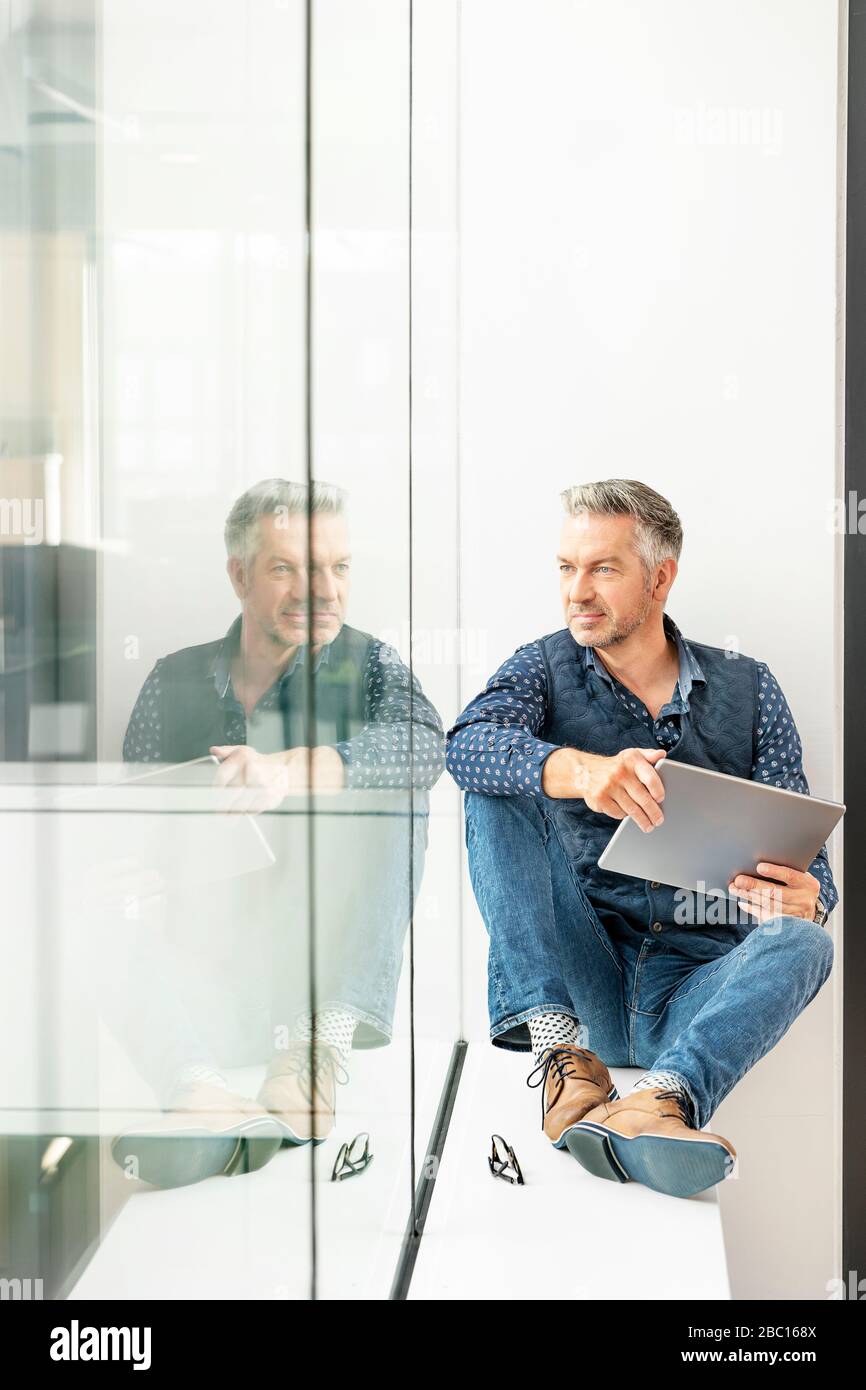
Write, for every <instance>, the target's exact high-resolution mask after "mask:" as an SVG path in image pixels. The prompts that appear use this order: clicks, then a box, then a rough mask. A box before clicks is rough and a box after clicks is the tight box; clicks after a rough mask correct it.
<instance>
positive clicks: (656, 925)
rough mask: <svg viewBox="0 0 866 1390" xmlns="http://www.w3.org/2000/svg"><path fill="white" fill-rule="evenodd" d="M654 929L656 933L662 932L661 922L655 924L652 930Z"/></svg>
mask: <svg viewBox="0 0 866 1390" xmlns="http://www.w3.org/2000/svg"><path fill="white" fill-rule="evenodd" d="M652 929H653V931H656V932H658V931H661V929H662V924H661V922H653V928H652Z"/></svg>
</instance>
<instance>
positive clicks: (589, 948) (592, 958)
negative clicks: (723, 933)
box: [464, 792, 833, 1128]
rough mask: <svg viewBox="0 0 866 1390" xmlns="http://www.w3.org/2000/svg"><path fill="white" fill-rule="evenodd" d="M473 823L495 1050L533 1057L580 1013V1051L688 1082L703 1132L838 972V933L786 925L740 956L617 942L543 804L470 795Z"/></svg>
mask: <svg viewBox="0 0 866 1390" xmlns="http://www.w3.org/2000/svg"><path fill="white" fill-rule="evenodd" d="M464 812H465V838H466V848H467V851H468V855H469V873H470V879H471V882H472V887H473V890H474V893H475V898H476V901H477V902H478V906H479V909H480V911H481V915H482V917H483V919H484V925H485V927H486V928H487V932H488V935H489V938H490V952H489V958H488V1010H489V1014H490V1038H491V1042H492V1043H493V1044H494V1046H497V1047H503V1048H509V1049H511V1050H512V1051H523V1050H527V1049H528V1048H529V1047H530V1040H529V1029H528V1027H527V1020H528V1019H530V1018H533V1017H535V1016H536V1015H537V1014H543V1013H564V1014H570V1015H571V1016H572V1017H573V1018H576V1019H578V1020H579V1022H580V1025H581V1036H580V1043H581V1045H583V1046H586V1047H588V1048H590V1049H591V1050H592V1051H593V1052H595V1053H596V1054H597V1055H598V1056H599V1057H600V1058H601V1060H602V1061H603V1062H604V1063H605V1064H606V1065H607V1066H609V1067H641V1068H646V1069H652V1070H664V1071H669V1072H675V1073H676V1074H677V1075H678V1076H679V1077H681V1079H682V1081H683V1084H684V1086H685V1088H686V1090H687V1091H688V1093H689V1096H690V1097H691V1101H692V1108H693V1113H694V1118H695V1123H696V1125H697V1127H698V1128H703V1127H704V1125H706V1124H708V1123H709V1120H710V1118H711V1117H712V1115H713V1113H714V1112H715V1110H716V1109H717V1107H718V1106H719V1105H720V1104H721V1102H722V1101H723V1100H724V1098H725V1096H726V1095H727V1094H728V1092H729V1091H731V1090H732V1089H733V1087H734V1086H735V1085H736V1084H737V1082H738V1081H739V1080H740V1079H741V1078H742V1077H743V1076H745V1074H746V1072H747V1071H748V1070H749V1068H750V1067H753V1066H754V1065H755V1063H756V1062H757V1061H758V1060H759V1059H760V1058H761V1057H763V1056H764V1055H765V1053H767V1052H769V1051H770V1049H771V1048H773V1047H775V1045H776V1043H777V1042H778V1041H779V1039H780V1038H781V1037H783V1036H784V1034H785V1033H786V1032H787V1031H788V1029H789V1028H790V1026H791V1024H792V1023H793V1022H794V1020H795V1018H796V1017H797V1015H798V1014H799V1013H801V1012H802V1010H803V1009H804V1008H805V1007H806V1005H807V1004H808V1003H809V1002H810V1001H811V1000H812V999H813V998H814V997H815V995H816V994H817V992H818V990H819V989H820V988H821V986H822V984H823V983H824V981H825V980H826V979H827V977H828V975H829V974H830V970H831V968H832V965H833V941H832V938H831V937H830V935H829V933H828V932H827V930H826V929H825V928H823V927H819V926H817V925H816V924H815V923H814V922H807V921H805V920H804V919H803V918H801V917H792V916H787V915H785V916H779V917H774V918H772V919H771V920H769V921H767V922H764V923H763V924H757V923H756V925H755V927H754V928H753V929H752V930H750V931H749V932H748V933H747V935H746V936H745V938H744V939H743V940H741V941H740V942H739V943H738V944H732V946H731V948H730V949H725V947H724V946H720V945H719V943H718V942H717V941H713V940H710V939H708V938H707V937H706V936H703V935H702V934H701V932H700V931H699V930H697V929H684V928H683V927H681V926H677V927H676V928H675V929H674V928H673V924H672V925H671V930H669V928H668V925H667V924H664V923H663V924H662V927H663V930H662V932H660V933H659V934H653V933H652V932H651V931H649V930H647V933H646V937H645V938H644V939H643V940H641V944H640V945H639V946H638V945H635V946H629V945H626V944H622V943H620V942H617V943H616V944H614V942H613V941H612V940H611V938H610V937H609V935H608V933H607V932H605V930H604V928H603V927H602V925H601V923H600V921H599V918H598V915H597V914H596V912H595V910H594V909H593V907H592V905H591V903H590V902H589V900H588V899H587V897H586V894H585V892H584V890H583V888H582V886H581V883H580V879H579V876H578V875H577V874H576V873H575V871H574V866H573V864H571V863H570V862H569V860H568V859H567V857H566V855H565V854H564V852H563V849H562V845H561V842H560V839H559V836H558V834H557V830H556V824H555V820H554V818H553V817H552V816H551V815H550V814H549V810H548V808H547V807H546V805H545V803H544V802H541V801H537V800H535V799H534V798H533V797H531V796H520V795H514V796H491V795H487V794H482V793H480V792H465V793H464ZM666 933H667V937H666ZM638 939H639V940H640V938H638Z"/></svg>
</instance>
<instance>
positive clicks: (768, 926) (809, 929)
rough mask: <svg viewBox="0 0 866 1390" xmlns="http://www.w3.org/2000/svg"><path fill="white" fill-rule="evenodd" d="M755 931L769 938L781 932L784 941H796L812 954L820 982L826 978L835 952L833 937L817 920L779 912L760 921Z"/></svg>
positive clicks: (831, 967) (760, 935) (831, 966)
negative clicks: (776, 915)
mask: <svg viewBox="0 0 866 1390" xmlns="http://www.w3.org/2000/svg"><path fill="white" fill-rule="evenodd" d="M755 932H756V933H757V935H758V937H759V938H760V937H769V938H770V939H772V938H773V937H777V936H779V935H780V934H781V935H782V937H783V940H785V941H786V942H788V943H793V942H795V941H796V943H797V944H798V946H801V947H802V948H803V949H804V950H806V951H808V952H810V953H812V954H814V956H815V957H816V959H817V963H818V968H819V972H820V975H821V979H822V982H823V981H824V980H826V979H827V977H828V975H829V974H830V971H831V970H832V969H833V960H834V958H835V954H836V951H835V946H834V944H833V938H832V936H831V935H830V933H829V932H828V930H827V928H826V927H819V926H818V923H817V922H807V921H806V919H805V918H804V917H792V916H789V915H787V914H781V915H780V916H778V917H771V918H769V919H768V921H766V922H762V923H761V924H760V925H759V926H758V927H756V928H755Z"/></svg>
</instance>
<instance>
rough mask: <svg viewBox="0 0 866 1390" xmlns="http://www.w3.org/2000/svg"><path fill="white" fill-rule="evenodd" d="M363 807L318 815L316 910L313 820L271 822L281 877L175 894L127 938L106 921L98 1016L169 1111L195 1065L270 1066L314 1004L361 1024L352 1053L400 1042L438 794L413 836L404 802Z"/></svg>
mask: <svg viewBox="0 0 866 1390" xmlns="http://www.w3.org/2000/svg"><path fill="white" fill-rule="evenodd" d="M353 804H355V803H353V802H352V801H351V800H350V799H349V798H340V799H336V798H335V800H334V812H333V814H328V812H327V809H325V810H320V811H318V812H317V814H316V823H315V836H314V841H313V844H314V850H315V855H314V864H313V874H314V884H315V894H314V896H313V897H312V898H311V895H310V883H309V877H310V875H309V863H308V849H309V846H308V837H309V835H310V824H309V817H308V815H307V814H306V813H303V814H298V815H291V816H290V815H274V816H271V817H268V818H266V819H265V831H266V833H267V836H268V839H269V841H270V843H271V846H272V848H273V850H274V852H275V854H276V857H277V862H276V864H275V865H273V866H272V867H271V868H268V869H264V870H261V871H260V872H258V873H256V874H250V875H243V876H240V877H238V878H236V879H233V880H228V881H226V882H216V883H213V884H208V885H202V884H194V885H191V886H187V887H184V888H175V889H173V890H172V891H171V893H170V894H169V898H168V904H167V908H166V911H165V914H164V915H165V919H166V920H165V921H162V920H160V921H159V922H154V921H148V922H146V923H144V924H141V925H139V924H132V925H130V924H129V923H126V922H123V921H121V920H119V919H118V918H117V917H115V916H112V915H111V913H110V912H109V913H108V914H107V918H106V920H105V921H104V922H103V923H102V924H101V927H100V930H99V931H98V932H95V933H94V943H93V944H94V957H95V961H94V970H95V973H96V975H97V978H98V981H99V1007H100V1011H101V1015H102V1017H103V1019H104V1021H105V1022H106V1024H107V1026H108V1027H109V1028H110V1030H111V1031H112V1032H113V1033H114V1034H115V1036H116V1037H117V1038H118V1039H119V1041H120V1042H121V1044H122V1045H123V1046H124V1047H125V1048H126V1050H127V1052H128V1053H129V1056H130V1059H131V1061H132V1062H133V1063H134V1065H135V1066H136V1067H137V1069H138V1071H139V1072H140V1074H141V1075H142V1076H143V1077H144V1078H145V1080H146V1081H147V1082H148V1083H149V1084H150V1085H151V1086H152V1088H153V1089H154V1090H155V1091H156V1093H157V1096H158V1097H159V1099H160V1102H162V1101H164V1100H165V1098H166V1097H167V1096H169V1095H170V1094H171V1090H172V1086H173V1084H174V1080H175V1078H176V1076H177V1074H178V1073H179V1072H180V1071H181V1070H182V1069H183V1068H184V1067H185V1066H188V1065H190V1064H192V1063H198V1064H200V1065H205V1066H209V1067H214V1068H227V1067H242V1066H251V1065H255V1064H257V1063H260V1062H266V1061H268V1060H269V1058H270V1057H271V1056H272V1055H273V1052H274V1046H275V1042H274V1039H275V1036H276V1035H277V1033H278V1031H280V1030H282V1031H283V1032H285V1033H286V1035H288V1034H290V1033H291V1032H292V1026H293V1024H294V1023H295V1022H296V1021H297V1018H298V1016H299V1015H300V1014H301V1013H304V1012H306V1011H307V1010H309V1008H310V1005H311V999H312V997H313V996H314V997H315V1003H316V1008H317V1009H318V1010H321V1009H324V1008H326V1007H328V1006H329V1005H330V1006H333V1007H337V1008H340V1009H343V1010H345V1011H346V1012H348V1013H351V1014H352V1015H353V1016H354V1018H355V1020H356V1029H355V1034H354V1038H353V1047H354V1048H356V1049H368V1048H378V1047H384V1046H386V1045H387V1044H388V1043H390V1042H391V1039H392V1030H393V1020H394V1012H395V1007H396V1000H397V990H398V985H399V981H400V975H401V971H402V965H403V949H404V941H405V936H406V930H407V927H408V925H409V921H410V919H411V916H412V912H413V910H414V908H415V906H416V904H417V900H418V894H419V892H420V888H421V880H422V877H423V873H424V865H425V860H426V855H427V847H428V841H429V793H428V792H426V791H423V790H421V791H419V790H416V791H415V793H414V798H413V803H412V815H411V827H412V828H411V831H410V815H409V794H408V792H407V791H405V790H403V791H400V790H397V791H383V792H377V793H375V794H370V796H368V798H367V801H366V802H365V806H366V810H364V811H363V812H362V811H359V812H358V813H356V814H353V813H352V806H353ZM344 808H348V809H344ZM341 812H342V813H341ZM410 835H411V850H410ZM311 921H312V922H314V924H315V941H314V947H315V952H314V958H315V990H314V991H313V987H312V983H311V976H310V939H309V938H310V930H311ZM283 1045H285V1044H283Z"/></svg>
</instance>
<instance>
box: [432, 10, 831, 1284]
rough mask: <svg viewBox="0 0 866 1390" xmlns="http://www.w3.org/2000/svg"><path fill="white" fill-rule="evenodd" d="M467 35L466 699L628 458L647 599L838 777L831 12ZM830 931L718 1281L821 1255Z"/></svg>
mask: <svg viewBox="0 0 866 1390" xmlns="http://www.w3.org/2000/svg"><path fill="white" fill-rule="evenodd" d="M461 46H462V71H461V144H460V152H461V165H462V176H461V184H460V199H461V243H460V246H461V251H460V256H461V267H460V296H461V316H462V338H461V360H460V391H461V407H460V408H461V436H460V438H461V468H462V497H461V505H462V517H463V520H462V531H463V536H462V550H461V559H462V573H461V596H462V614H461V617H462V623H463V625H464V627H465V628H468V629H470V630H476V629H477V630H483V631H484V632H485V633H486V635H487V653H488V657H487V660H486V661H484V662H483V663H482V662H480V661H479V662H476V663H474V664H472V663H471V662H470V663H468V664H467V665H466V667H465V669H464V672H463V678H464V685H463V690H462V698H463V700H464V701H465V700H468V699H469V698H470V697H471V696H472V695H474V694H475V693H476V692H477V691H478V690H479V689H481V687H482V686H483V683H484V682H485V681H486V679H487V678H488V676H489V675H490V674H491V672H492V671H493V670H494V669H495V667H496V666H497V665H498V664H499V662H500V661H501V660H503V659H504V658H505V656H507V655H508V654H510V653H511V652H512V651H513V650H514V648H515V647H516V646H518V645H519V644H520V643H521V642H524V641H527V640H529V639H531V638H533V637H536V636H539V635H541V634H542V633H545V632H548V631H551V630H554V629H556V628H559V627H561V626H563V617H562V611H561V608H560V605H559V593H558V576H557V572H556V566H555V562H554V558H553V557H554V554H555V549H556V543H557V539H558V530H559V524H560V518H561V509H560V504H559V499H558V494H559V492H560V491H561V490H562V488H564V487H565V486H567V485H569V484H571V483H575V482H578V481H588V480H590V479H596V478H604V477H611V476H625V477H636V478H640V479H643V480H644V481H645V482H648V483H650V484H651V485H652V486H653V487H655V488H657V489H658V490H659V491H660V492H662V493H663V494H665V495H666V496H668V497H669V498H670V499H671V501H672V502H673V503H674V505H675V506H676V508H677V510H678V511H679V513H680V515H681V517H682V520H683V524H684V529H685V547H684V552H683V557H682V563H681V569H680V574H679V577H678V579H677V583H676V587H675V589H674V592H673V594H672V597H671V600H670V602H669V605H668V609H669V611H670V612H671V614H672V615H673V616H674V618H675V619H676V620H677V622H678V623H679V625H680V627H681V628H682V629H683V630H684V632H685V635H686V636H687V637H688V636H691V637H694V638H695V639H697V640H700V641H703V642H709V643H713V644H717V645H726V644H727V643H729V642H731V641H734V642H736V643H737V645H738V647H739V649H740V650H741V651H743V652H745V653H748V654H749V655H752V656H755V657H758V658H760V659H762V660H765V661H767V662H768V663H769V665H770V667H771V669H772V670H773V671H774V673H775V674H776V676H777V678H778V679H779V681H780V683H781V685H782V688H783V690H784V691H785V693H786V695H787V697H788V699H789V701H790V703H791V706H792V709H793V712H794V715H795V718H796V720H797V722H798V725H799V728H800V731H801V734H802V736H803V740H804V746H805V758H806V771H807V775H808V777H809V779H810V783H811V788H812V791H813V792H814V793H815V794H817V795H823V796H834V795H838V794H839V791H840V788H839V786H838V785H837V783H836V781H835V780H834V760H835V758H836V756H837V754H838V743H839V739H840V736H841V734H840V722H839V719H838V716H837V705H838V698H839V683H838V680H837V676H836V659H837V648H836V641H835V636H834V602H836V601H837V596H836V594H835V591H834V568H835V560H834V555H835V545H836V539H835V537H834V536H833V535H832V533H831V531H830V530H829V529H827V527H826V525H825V518H826V517H827V516H828V514H829V511H828V509H829V505H830V501H831V499H832V497H833V496H834V493H835V490H836V462H835V455H834V449H835V416H834V411H835V370H836V341H835V339H836V328H835V273H836V224H835V197H836V189H835V181H836V97H837V15H836V8H835V6H834V5H833V4H831V3H818V0H731V3H728V4H726V5H724V6H718V5H716V4H713V3H710V0H660V2H659V3H656V4H652V5H649V4H646V3H635V2H634V0H632V2H631V3H630V2H629V0H605V2H604V3H600V0H538V3H535V4H532V5H529V4H528V3H525V0H464V3H463V6H462V32H461ZM831 853H832V854H833V859H834V865H835V867H836V869H837V871H838V869H839V866H840V856H839V854H838V853H835V852H834V849H833V846H831ZM837 876H838V874H837ZM464 891H465V907H466V922H467V930H466V943H465V956H466V959H465V969H466V994H465V998H466V1009H467V1027H468V1033H469V1036H471V1037H472V1038H477V1039H479V1040H484V1039H486V1038H487V1036H488V1028H487V1017H486V1008H485V1000H486V987H485V975H484V971H485V959H486V937H485V935H484V931H483V925H482V924H481V919H480V917H479V916H478V913H477V909H476V908H475V904H474V899H473V898H472V895H471V889H469V888H468V885H467V884H466V883H465V884H464ZM840 929H841V912H840V911H837V912H836V913H834V916H833V918H832V930H833V934H834V936H835V938H836V942H837V967H836V972H835V974H834V977H833V978H832V980H831V982H830V983H828V985H827V986H826V987H825V989H824V990H823V991H822V992H821V993H820V994H819V996H818V997H817V999H816V1000H815V1001H814V1002H813V1004H812V1005H811V1006H810V1007H809V1009H808V1010H807V1011H806V1013H805V1015H804V1016H803V1017H802V1018H801V1019H799V1020H798V1022H797V1024H796V1025H795V1026H794V1028H793V1029H792V1030H791V1032H790V1033H789V1034H788V1035H787V1036H786V1037H785V1038H784V1039H783V1040H782V1042H781V1043H780V1044H779V1046H778V1047H777V1048H776V1049H775V1050H774V1051H773V1052H772V1054H770V1055H769V1056H768V1057H766V1058H765V1059H763V1060H762V1061H761V1062H760V1063H759V1064H758V1066H757V1067H756V1068H755V1069H754V1070H753V1071H752V1072H751V1073H750V1074H749V1076H748V1077H747V1078H746V1079H745V1080H744V1081H743V1083H741V1085H740V1086H739V1087H738V1088H737V1090H736V1091H735V1093H734V1094H733V1095H732V1096H731V1097H729V1098H728V1100H726V1101H725V1103H724V1104H723V1106H722V1107H721V1108H720V1110H719V1111H718V1112H717V1115H716V1117H715V1120H714V1125H715V1126H716V1127H717V1128H718V1130H719V1132H721V1133H723V1134H725V1135H727V1136H729V1137H730V1138H731V1139H732V1141H733V1143H734V1145H735V1147H736V1148H737V1149H738V1152H739V1154H740V1176H739V1178H738V1179H737V1181H736V1182H732V1183H729V1184H726V1186H725V1188H724V1189H721V1190H720V1196H721V1200H722V1205H723V1211H724V1216H725V1222H726V1236H727V1241H728V1246H729V1255H730V1265H731V1277H732V1287H733V1292H734V1296H735V1297H739V1298H749V1297H771V1296H772V1297H807V1298H822V1297H826V1290H825V1284H826V1281H827V1280H829V1279H830V1278H832V1277H833V1276H834V1275H835V1274H836V1273H837V1260H838V1239H839V1230H838V1222H839V1187H838V1181H837V1179H838V1164H839V1145H840V1114H839V1109H838V1104H837V1100H836V1097H835V1091H834V1088H835V1084H836V1081H837V1080H838V1074H839V1066H840V1062H839V1058H838V1056H837V1055H836V1052H835V1050H834V1024H835V1023H837V1022H838V1018H839V992H840V967H839V964H838V961H839V951H838V948H839V946H840V945H841V936H840ZM488 1045H489V1044H488ZM834 1078H835V1080H834ZM804 1131H807V1132H808V1143H803V1142H801V1141H802V1139H803V1134H804ZM794 1152H796V1153H797V1155H798V1156H797V1159H796V1167H794V1161H793V1160H792V1158H791V1155H792V1153H794Z"/></svg>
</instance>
